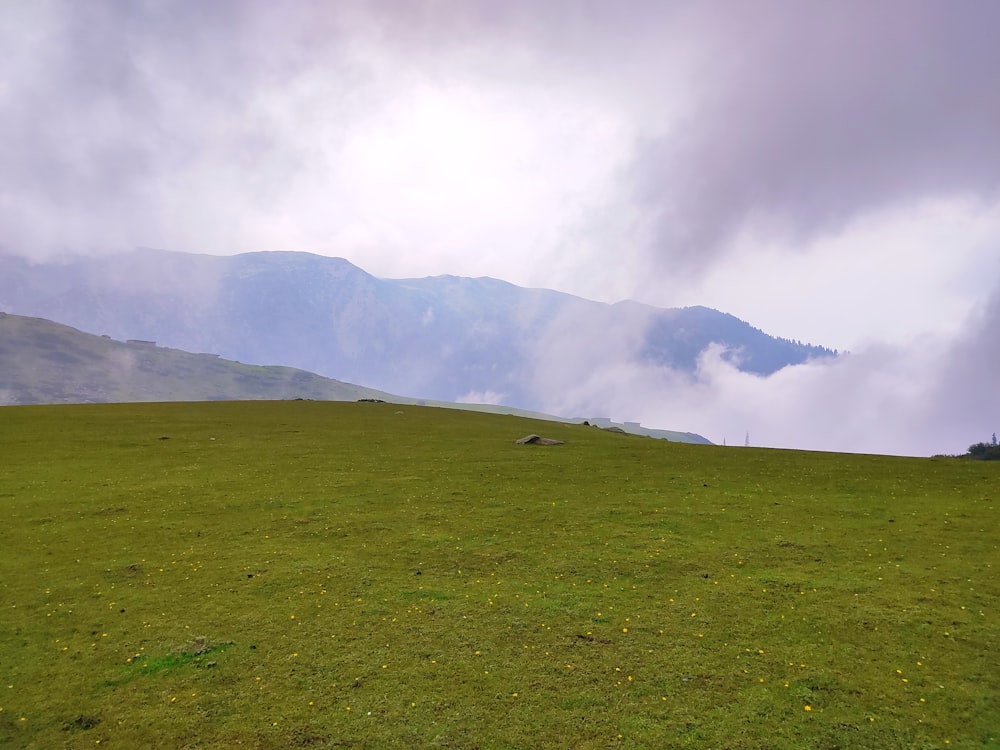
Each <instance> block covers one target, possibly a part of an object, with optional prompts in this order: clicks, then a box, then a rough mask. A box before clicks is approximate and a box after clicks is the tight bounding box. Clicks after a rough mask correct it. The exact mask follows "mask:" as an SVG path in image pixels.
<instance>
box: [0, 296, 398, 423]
mask: <svg viewBox="0 0 1000 750" xmlns="http://www.w3.org/2000/svg"><path fill="white" fill-rule="evenodd" d="M151 343H155V342H151ZM295 398H309V399H322V400H329V401H355V400H357V399H361V398H385V399H388V398H392V397H390V396H388V395H387V394H385V393H382V392H380V391H376V390H373V389H371V388H363V387H361V386H357V385H351V384H350V383H342V382H340V381H338V380H332V379H330V378H324V377H320V376H319V375H314V374H313V373H310V372H305V371H303V370H296V369H293V368H291V367H261V366H256V365H245V364H241V363H239V362H233V361H230V360H225V359H220V358H219V357H217V356H215V355H213V354H191V353H188V352H183V351H180V350H177V349H167V348H164V347H160V346H155V345H149V344H143V343H126V342H122V341H116V340H114V339H111V338H108V337H106V336H95V335H92V334H89V333H83V332H81V331H78V330H77V329H75V328H70V327H69V326H64V325H61V324H59V323H54V322H52V321H50V320H45V319H43V318H28V317H23V316H20V315H8V314H5V313H0V404H56V403H112V402H125V401H131V402H136V401H206V400H233V399H243V400H247V399H295Z"/></svg>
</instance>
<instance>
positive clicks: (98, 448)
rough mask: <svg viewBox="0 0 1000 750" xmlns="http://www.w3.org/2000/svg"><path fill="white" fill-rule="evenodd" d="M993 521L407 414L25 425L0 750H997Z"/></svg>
mask: <svg viewBox="0 0 1000 750" xmlns="http://www.w3.org/2000/svg"><path fill="white" fill-rule="evenodd" d="M529 432H538V433H540V434H543V435H546V436H550V437H555V438H560V439H562V440H565V441H566V444H565V445H561V446H553V447H538V446H518V445H515V444H514V440H515V439H516V438H519V437H521V436H523V435H525V434H527V433H529ZM998 492H1000V465H998V464H994V463H986V462H967V461H960V460H956V459H904V458H887V457H875V456H848V455H837V454H819V453H800V452H793V451H774V450H759V449H753V448H721V447H714V446H697V445H681V444H673V443H666V442H663V441H656V440H650V439H644V438H638V437H631V436H625V435H618V434H613V433H608V432H604V431H601V430H597V429H594V428H589V427H585V426H576V425H564V424H555V423H551V422H532V421H528V420H524V419H520V418H516V417H507V416H496V415H489V414H476V413H471V412H463V411H455V410H446V409H432V408H419V407H412V406H405V407H400V406H397V405H392V404H356V403H319V402H315V403H314V402H287V403H280V402H256V403H232V402H226V403H202V404H169V405H166V404H143V405H99V406H97V405H95V406H53V407H5V408H3V409H0V509H2V512H3V522H2V524H0V606H2V616H0V680H2V684H0V747H4V748H6V747H11V748H14V747H37V748H62V747H68V748H83V747H94V746H100V747H117V748H130V749H131V748H142V747H157V748H159V747H191V748H214V747H251V748H253V747H260V748H270V747H274V748H285V747H307V748H334V747H337V748H339V747H359V748H361V747H364V748H393V747H398V748H418V747H441V748H544V747H554V748H556V747H558V748H619V747H621V748H673V747H694V748H762V747H768V748H796V749H799V748H845V749H847V748H872V749H873V750H874V749H877V750H888V749H891V748H945V747H951V748H967V747H998V746H1000V674H998V666H1000V621H998V617H997V610H996V605H997V603H998V601H1000V575H998V573H1000V570H998V568H1000V553H998V543H1000V542H998V534H997V528H998V525H997V515H996V505H997V494H998Z"/></svg>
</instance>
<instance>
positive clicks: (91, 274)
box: [0, 249, 834, 413]
mask: <svg viewBox="0 0 1000 750" xmlns="http://www.w3.org/2000/svg"><path fill="white" fill-rule="evenodd" d="M0 310H3V311H6V312H9V313H14V314H18V315H27V316H38V317H44V318H49V319H52V320H58V321H60V322H61V323H65V324H68V325H71V326H74V327H77V328H80V329H81V330H84V331H89V332H92V333H98V334H108V335H110V336H112V337H114V338H116V339H148V340H154V341H157V342H159V343H160V344H161V345H163V346H167V347H175V348H178V349H184V350H187V351H192V352H212V353H215V354H219V355H221V356H222V357H225V358H229V359H233V360H238V361H240V362H249V363H260V364H279V363H280V364H282V365H287V366H290V367H296V368H300V369H303V370H308V371H311V372H314V373H318V374H320V375H324V376H327V377H331V378H336V379H338V380H343V381H348V382H352V383H364V384H365V385H366V386H369V387H371V388H375V389H378V390H381V391H387V392H391V393H404V394H407V395H412V396H415V397H420V398H429V399H439V400H444V401H458V400H484V401H498V402H502V403H505V404H510V405H515V406H518V407H521V408H525V409H532V410H538V411H547V410H548V411H551V409H550V405H549V404H548V403H547V402H546V398H545V393H546V392H551V391H552V390H553V389H554V388H555V389H558V388H560V387H561V384H562V383H566V384H569V383H571V382H572V381H573V379H574V378H579V377H580V376H581V374H582V373H585V372H587V371H588V370H592V369H593V368H595V367H600V366H602V365H603V364H604V363H607V362H609V361H613V362H626V363H632V364H637V365H643V366H661V367H671V368H673V369H675V370H678V371H680V372H688V373H691V372H694V370H695V368H696V367H697V363H698V357H699V355H700V353H701V352H702V351H704V350H705V349H706V347H708V346H709V345H711V344H713V343H715V344H718V345H720V346H722V347H724V348H725V350H726V352H727V353H726V355H725V356H726V357H728V358H731V361H733V362H734V364H736V365H737V366H738V367H739V368H740V369H742V370H745V371H748V372H754V373H760V374H769V373H771V372H774V371H776V370H778V369H781V368H782V367H785V366H787V365H792V364H798V363H801V362H804V361H806V360H808V359H810V358H815V357H825V356H831V355H833V354H834V353H833V352H832V351H830V350H829V349H825V348H823V347H817V346H810V345H804V344H801V343H798V342H791V341H787V340H783V339H777V338H774V337H772V336H768V335H767V334H765V333H763V332H761V331H759V330H757V329H756V328H753V327H752V326H750V325H749V324H747V323H745V322H743V321H740V320H738V319H737V318H735V317H733V316H732V315H728V314H726V313H722V312H719V311H716V310H711V309H709V308H704V307H688V308H672V309H663V308H655V307H651V306H648V305H643V304H640V303H636V302H622V303H618V304H613V305H609V304H604V303H599V302H593V301H590V300H585V299H582V298H580V297H574V296H572V295H569V294H564V293H561V292H556V291H552V290H547V289H526V288H522V287H518V286H515V285H513V284H509V283H507V282H503V281H499V280H496V279H491V278H476V279H470V278H461V277H454V276H437V277H429V278H423V279H380V278H376V277H374V276H372V275H371V274H368V273H366V272H365V271H363V270H362V269H360V268H358V267H357V266H355V265H353V264H351V263H349V262H348V261H346V260H344V259H342V258H330V257H325V256H318V255H312V254H308V253H291V252H261V253H247V254H243V255H234V256H210V255H196V254H187V253H176V252H169V251H163V250H149V249H143V250H137V251H134V252H131V253H125V254H121V255H115V256H98V257H86V256H76V257H73V258H70V259H68V260H66V261H64V262H57V261H49V262H44V263H32V262H29V261H27V260H24V259H22V258H20V257H17V256H13V255H2V254H0ZM592 411H597V410H596V409H594V410H592ZM584 413H586V412H584Z"/></svg>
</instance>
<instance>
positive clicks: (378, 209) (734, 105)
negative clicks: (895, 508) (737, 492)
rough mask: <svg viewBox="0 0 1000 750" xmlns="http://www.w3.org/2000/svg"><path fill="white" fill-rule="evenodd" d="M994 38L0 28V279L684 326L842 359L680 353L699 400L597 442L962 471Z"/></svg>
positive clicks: (719, 15) (903, 20)
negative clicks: (310, 279) (525, 300)
mask: <svg viewBox="0 0 1000 750" xmlns="http://www.w3.org/2000/svg"><path fill="white" fill-rule="evenodd" d="M998 29H1000V2H996V1H995V0H959V1H958V2H956V1H954V0H940V1H939V2H925V1H921V0H856V1H854V0H836V2H835V1H834V0H830V1H829V2H819V1H817V2H799V1H797V0H732V1H731V2H711V3H707V2H697V3H696V2H687V1H684V0H678V1H676V2H668V1H667V0H662V1H661V2H628V1H627V0H626V1H622V0H616V1H615V2H611V1H610V0H608V1H606V2H594V1H591V0H576V1H574V2H569V1H563V0H547V1H546V2H537V1H535V0H504V1H503V2H486V1H485V0H479V1H477V0H384V1H382V2H356V3H355V2H326V1H323V2H320V1H319V0H317V1H316V2H308V1H306V0H302V1H292V0H289V1H287V2H279V1H277V0H267V1H266V2H265V1H264V0H259V1H255V0H239V1H237V0H232V1H227V0H214V1H213V2H200V1H196V0H172V1H169V2H168V1H165V0H164V1H153V0H146V1H142V0H135V1H133V2H115V1H113V0H92V1H88V2H73V1H71V0H66V1H64V2H48V1H46V0H23V1H22V0H6V1H5V2H2V3H0V144H2V145H0V248H3V249H5V250H8V251H13V252H17V253H22V254H26V255H36V256H39V257H41V256H51V255H52V254H54V253H62V252H108V251H112V250H120V249H130V248H132V247H135V246H143V245H144V246H154V247H160V248H165V249H171V250H183V251H189V252H205V253H216V254H231V253H237V252H247V251H257V250H303V251H310V252H316V253H321V254H326V255H339V256H342V257H345V258H347V259H349V260H351V261H352V262H354V263H356V264H357V265H359V266H361V267H362V268H364V269H365V270H367V271H369V272H371V273H374V274H376V275H378V276H384V277H405V276H425V275H433V274H442V273H452V274H456V275H466V276H479V275H488V276H494V277H498V278H502V279H506V280H508V281H512V282H514V283H517V284H521V285H528V286H542V287H549V288H555V289H559V290H562V291H566V292H570V293H574V294H579V295H581V296H585V297H589V298H592V299H598V300H602V301H607V302H613V301H617V300H620V299H625V298H631V299H637V300H640V301H643V302H647V303H650V304H654V305H658V306H664V307H667V306H677V305H690V304H704V305H708V306H711V307H715V308H717V309H721V310H724V311H726V312H731V313H733V314H734V315H737V316H738V317H740V318H743V319H744V320H747V321H749V322H750V323H752V324H753V325H755V326H757V327H759V328H762V329H763V330H765V331H767V332H768V333H771V334H774V335H779V336H784V337H787V338H793V339H801V340H802V341H809V342H812V343H817V344H823V345H825V346H829V347H831V348H838V349H841V350H844V349H849V350H851V352H852V356H851V357H850V358H846V359H845V361H843V362H840V363H838V364H836V365H825V366H810V367H805V368H796V369H794V370H793V371H789V372H785V373H783V374H779V375H780V377H779V376H775V377H773V378H769V379H759V378H750V377H749V376H741V375H740V374H739V373H729V372H726V371H724V370H725V368H724V367H723V365H721V364H720V363H719V362H718V361H717V360H713V359H712V357H711V353H707V354H706V361H705V367H704V370H703V373H702V379H701V380H700V381H699V383H698V387H699V389H700V390H698V391H697V394H700V395H698V397H697V398H695V397H694V396H695V394H694V393H693V392H691V391H690V389H687V388H685V387H683V386H682V385H679V384H678V385H677V386H676V388H674V390H672V391H671V392H670V393H671V395H670V396H669V397H664V398H661V399H660V401H659V402H658V404H654V405H652V406H650V404H651V401H650V399H649V398H646V399H645V400H644V401H643V403H644V404H645V406H643V407H640V406H638V405H630V404H624V403H623V404H621V406H620V410H621V411H622V412H623V414H622V415H621V417H622V418H634V417H635V416H637V415H636V414H635V413H634V412H641V414H640V415H638V416H641V417H642V418H643V420H644V421H645V422H649V421H650V419H651V418H652V419H654V420H659V421H666V422H668V423H667V424H660V425H658V426H663V427H671V428H679V429H690V430H694V431H698V432H702V433H703V434H706V436H708V437H710V438H711V439H713V440H717V441H721V439H722V437H723V435H722V434H721V433H723V432H726V431H727V430H728V431H729V438H730V440H732V438H733V437H734V434H735V436H736V437H737V438H739V439H740V442H741V441H742V437H743V430H744V428H746V430H748V431H750V432H751V433H752V434H755V435H759V436H760V438H759V442H760V444H770V445H785V446H793V445H801V446H803V447H819V448H836V449H858V450H880V451H885V452H913V453H921V452H925V451H926V452H930V451H932V450H939V451H942V452H953V451H961V450H964V448H965V447H967V445H968V443H969V442H972V441H973V440H978V439H986V438H988V437H989V435H990V433H991V432H992V431H993V430H995V429H998V428H1000V396H998V395H997V393H998V391H1000V374H998V372H1000V354H998V345H997V343H996V342H997V339H998V336H997V332H998V331H1000V85H997V71H1000V44H997V41H996V40H997V30H998ZM848 360H849V361H848ZM720 368H721V369H720ZM649 375H650V374H649V373H644V374H635V373H632V376H635V377H639V378H640V379H648V377H649ZM660 376H662V373H661V374H660ZM658 377H659V376H658ZM626 379H627V378H626ZM643 382H645V380H643ZM635 385H636V386H637V387H638V382H637V383H635ZM648 386H649V389H650V393H652V392H661V391H662V390H663V388H662V387H661V386H663V381H662V378H661V379H660V380H656V382H655V383H648ZM595 387H596V386H595ZM603 387H604V388H605V391H604V395H605V396H607V395H608V394H609V393H614V394H619V395H616V396H615V398H622V399H625V400H627V398H626V396H625V395H621V394H620V390H619V389H617V388H616V387H614V386H613V385H607V384H605V386H603ZM634 392H635V393H639V392H643V391H641V390H640V389H637V390H635V391H634ZM643 393H644V392H643ZM930 399H937V401H935V402H934V403H930V401H929V400H930ZM848 404H851V405H852V406H851V409H852V410H853V411H855V412H857V414H856V415H855V416H854V417H853V418H852V419H853V420H856V421H857V422H858V424H857V425H855V426H851V425H848V426H844V425H843V424H841V425H839V426H836V425H834V422H836V421H837V419H838V418H839V419H841V421H842V422H843V421H845V420H843V414H844V410H845V408H847V405H848ZM654 407H655V408H654ZM625 412H628V413H627V414H626V413H625ZM827 412H829V413H827ZM682 416H683V419H684V420H685V424H676V423H674V421H673V420H676V419H678V418H681V417H682ZM847 421H852V420H847ZM828 423H829V425H828ZM817 425H823V428H822V429H819V430H817ZM827 425H828V426H829V429H827ZM878 425H881V427H878V428H877V426H878ZM835 429H836V430H839V432H836V433H835V432H834V430H835ZM817 432H818V433H819V434H820V435H822V436H826V437H820V436H817ZM945 435H947V437H945ZM862 436H868V437H867V438H866V439H862Z"/></svg>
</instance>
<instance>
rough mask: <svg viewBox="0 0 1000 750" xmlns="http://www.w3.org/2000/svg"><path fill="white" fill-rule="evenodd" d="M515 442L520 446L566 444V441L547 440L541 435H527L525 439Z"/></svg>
mask: <svg viewBox="0 0 1000 750" xmlns="http://www.w3.org/2000/svg"><path fill="white" fill-rule="evenodd" d="M514 442H515V443H517V444H518V445H563V444H564V443H565V441H564V440H556V439H554V438H546V437H542V436H541V435H525V436H524V437H523V438H518V439H517V440H515V441H514Z"/></svg>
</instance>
